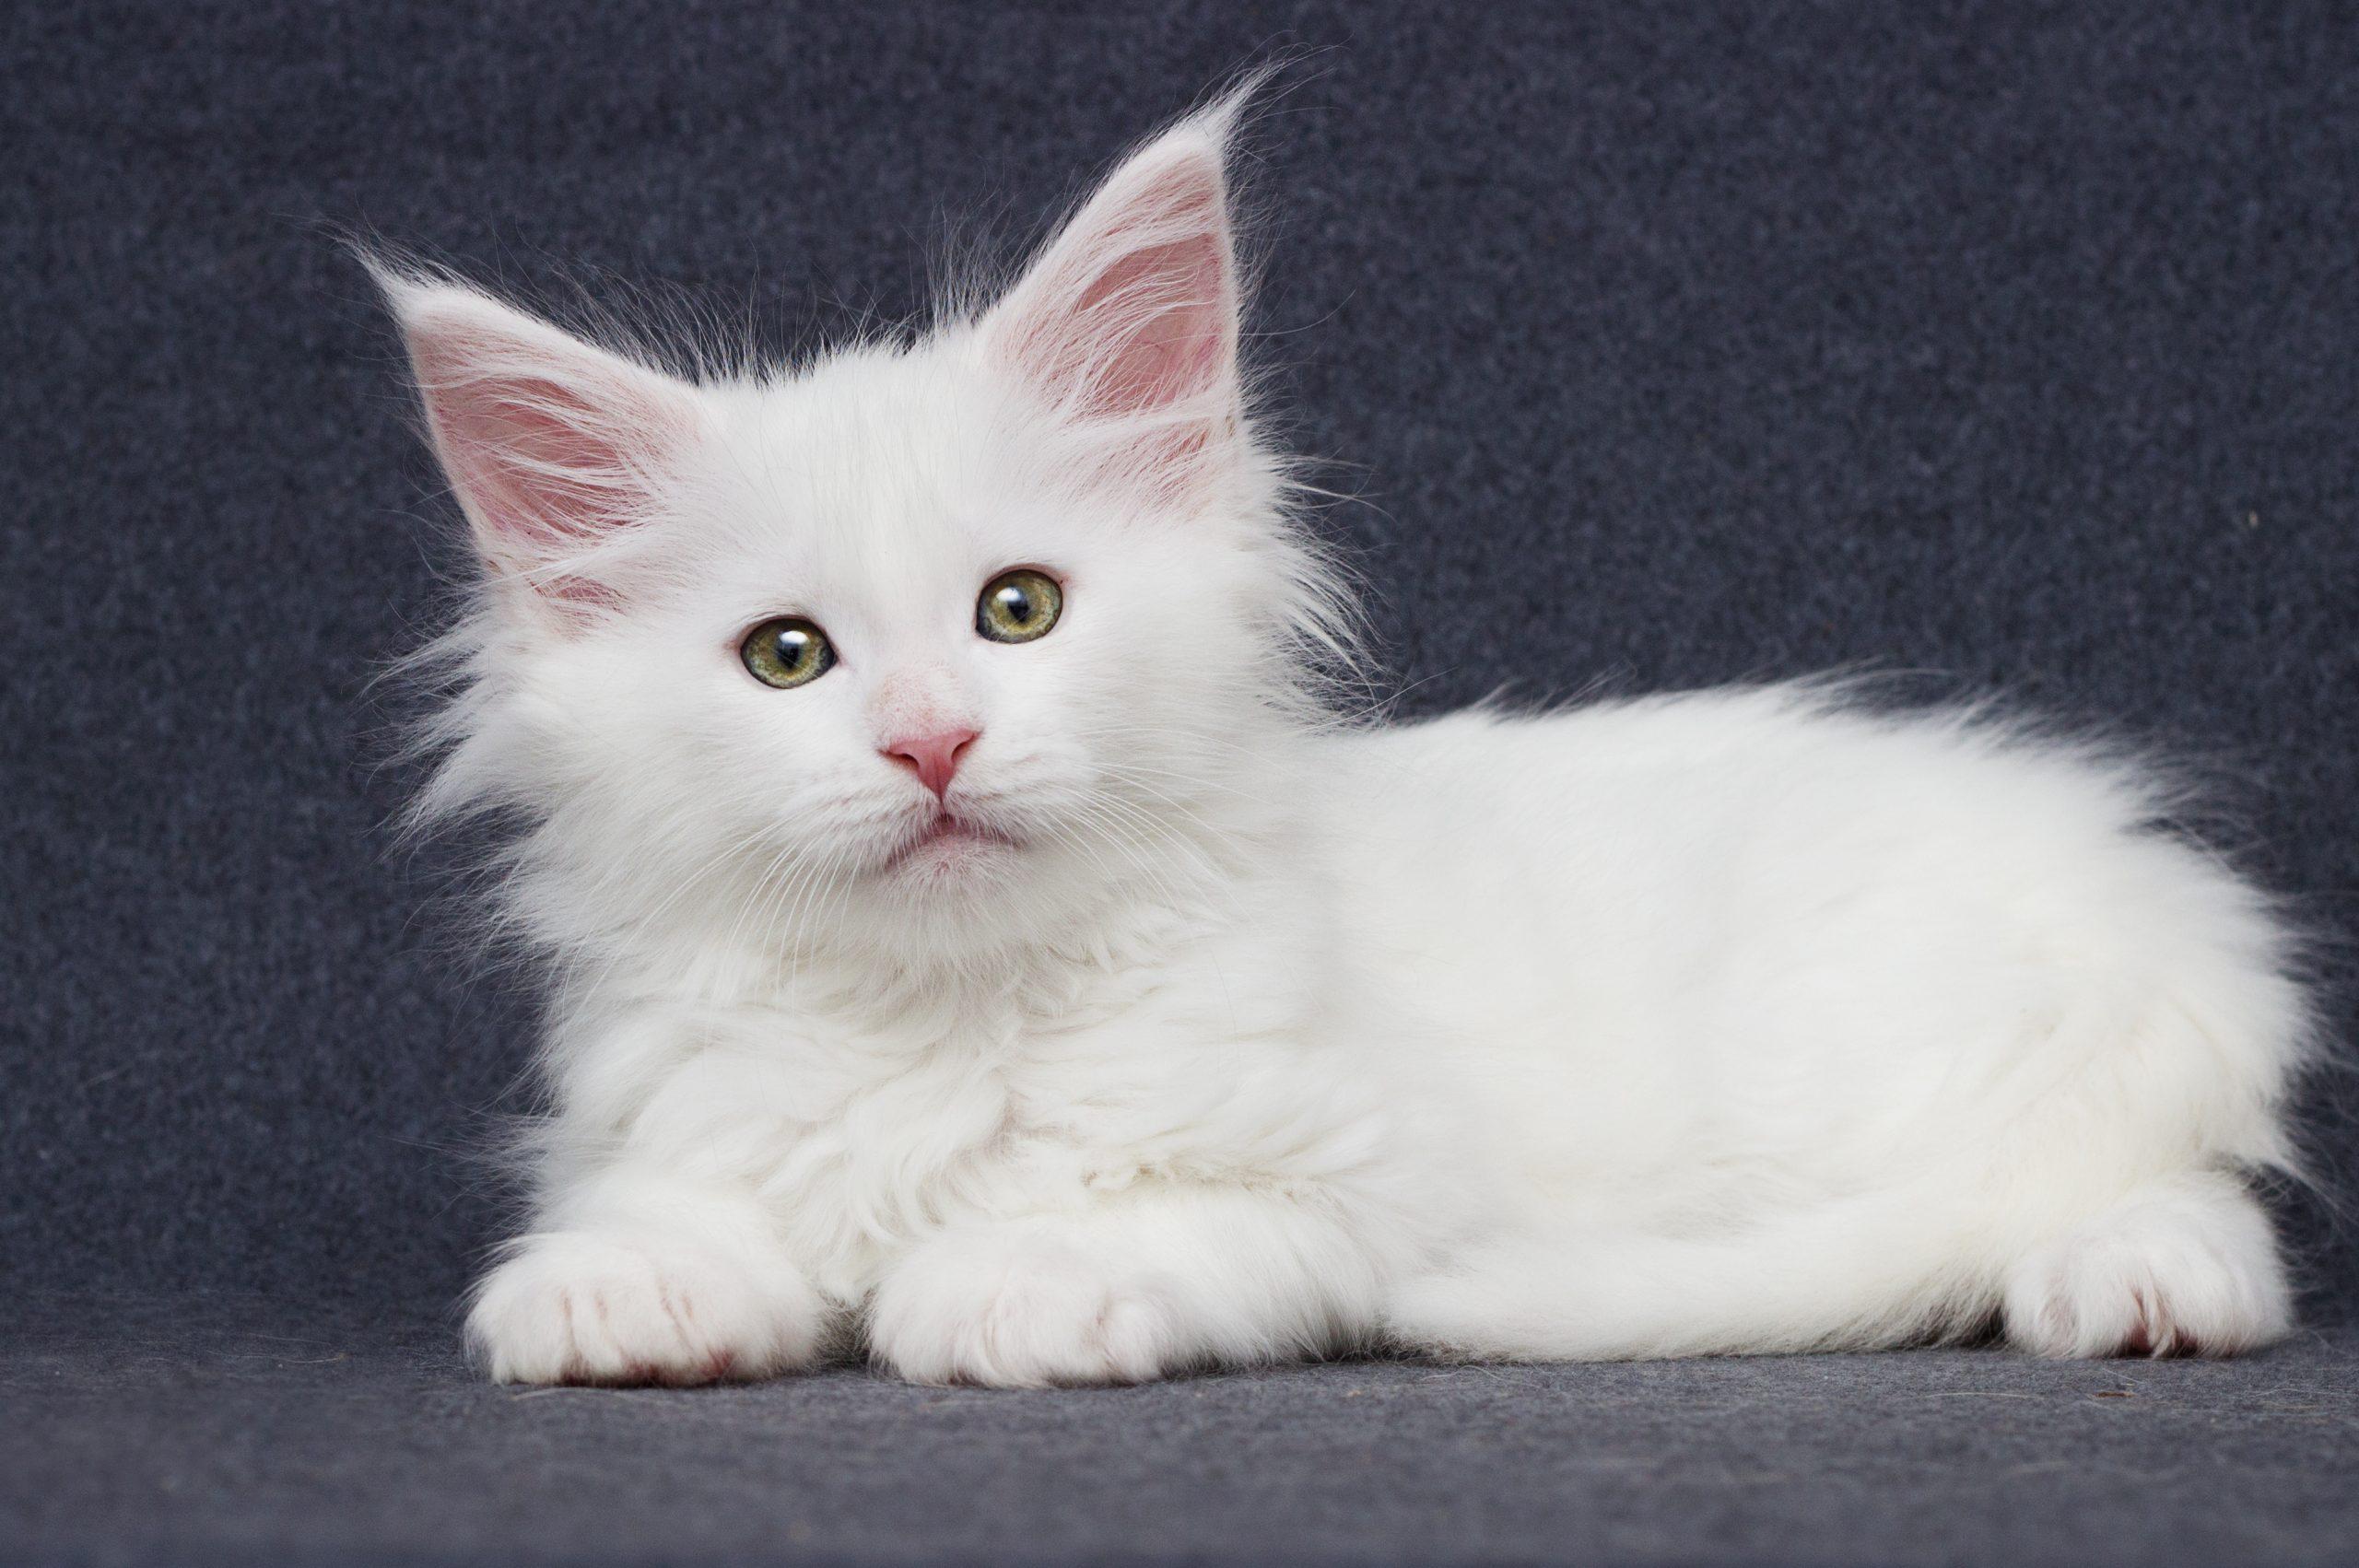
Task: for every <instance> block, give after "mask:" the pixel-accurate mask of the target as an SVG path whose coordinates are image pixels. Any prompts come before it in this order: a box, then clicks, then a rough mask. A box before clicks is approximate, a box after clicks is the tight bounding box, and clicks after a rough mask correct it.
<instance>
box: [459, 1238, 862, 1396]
mask: <svg viewBox="0 0 2359 1568" xmlns="http://www.w3.org/2000/svg"><path fill="white" fill-rule="evenodd" d="M823 1321H824V1318H823V1309H822V1307H821V1305H820V1302H819V1300H818V1297H817V1295H816V1293H815V1292H813V1290H812V1289H811V1287H810V1286H809V1285H808V1284H807V1283H805V1282H804V1281H803V1280H802V1278H801V1277H800V1275H798V1274H796V1273H794V1272H793V1270H792V1269H791V1268H790V1267H788V1266H786V1265H784V1264H780V1266H779V1267H777V1268H775V1269H771V1270H757V1269H753V1268H748V1267H747V1266H745V1265H744V1264H743V1263H741V1262H738V1261H736V1260H734V1259H731V1258H724V1257H722V1256H719V1255H709V1254H707V1253H704V1252H702V1251H700V1250H698V1248H696V1247H694V1246H686V1245H681V1244H677V1243H667V1242H663V1241H645V1240H640V1239H638V1238H631V1237H624V1236H609V1235H601V1234H598V1233H595V1232H589V1231H558V1232H553V1233H550V1234H546V1235H536V1236H533V1237H531V1238H529V1239H528V1240H527V1241H526V1242H525V1243H524V1244H523V1246H522V1247H521V1248H520V1249H519V1250H518V1251H517V1252H516V1253H515V1254H514V1255H513V1256H511V1258H508V1260H507V1261H505V1262H503V1263H502V1264H500V1265H499V1268H497V1269H495V1270H492V1272H491V1274H490V1276H489V1277H488V1278H487V1279H486V1280H485V1281H484V1282H483V1286H482V1288H481V1289H480V1290H478V1291H477V1292H476V1293H475V1306H474V1309H473V1310H472V1311H471V1312H469V1313H468V1315H467V1340H468V1344H469V1346H470V1348H471V1349H472V1351H473V1352H474V1354H475V1358H476V1360H477V1361H478V1362H479V1363H481V1364H482V1365H483V1367H484V1368H485V1370H486V1371H487V1372H488V1373H489V1374H490V1375H491V1377H492V1380H493V1381H494V1382H498V1383H544V1384H546V1383H594V1384H662V1385H666V1386H670V1387H687V1386H690V1385H694V1384H699V1383H719V1382H732V1381H746V1380H751V1379H754V1378H759V1377H769V1376H772V1375H776V1374H778V1373H781V1372H786V1371H790V1370H792V1368H795V1367H798V1366H804V1365H807V1364H809V1363H810V1362H811V1361H812V1360H813V1359H814V1358H815V1357H816V1354H817V1351H818V1343H819V1337H820V1328H821V1326H822V1323H823Z"/></svg>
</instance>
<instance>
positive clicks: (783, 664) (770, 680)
mask: <svg viewBox="0 0 2359 1568" xmlns="http://www.w3.org/2000/svg"><path fill="white" fill-rule="evenodd" d="M737 652H738V655H739V656H740V657H741V658H743V659H744V660H745V668H746V669H747V670H748V671H749V672H751V673H752V674H753V677H754V679H756V680H757V681H759V682H761V683H762V685H766V686H776V687H778V688H779V689H780V690H781V691H783V690H786V689H788V688H789V687H792V686H807V685H810V684H811V683H812V682H814V681H816V680H817V679H818V678H819V677H820V676H822V675H824V674H826V673H827V670H828V668H829V666H831V665H833V664H834V663H835V661H836V650H835V649H833V648H830V647H829V646H828V645H827V633H826V632H823V631H821V630H820V629H819V628H818V627H817V626H814V625H812V624H811V623H810V622H809V621H806V620H804V618H803V617H802V616H800V615H786V616H781V617H780V619H778V620H775V621H764V622H763V623H762V624H761V625H760V626H756V627H755V628H754V629H753V630H752V631H749V632H747V633H746V634H745V642H744V643H742V644H741V645H739V647H738V649H737Z"/></svg>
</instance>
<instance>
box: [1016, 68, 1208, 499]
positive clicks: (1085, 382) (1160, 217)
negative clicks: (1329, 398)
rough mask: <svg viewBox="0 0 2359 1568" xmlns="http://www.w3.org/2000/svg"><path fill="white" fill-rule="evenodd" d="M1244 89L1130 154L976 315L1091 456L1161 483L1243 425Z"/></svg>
mask: <svg viewBox="0 0 2359 1568" xmlns="http://www.w3.org/2000/svg"><path fill="white" fill-rule="evenodd" d="M1242 98H1243V94H1241V93H1239V94H1234V95H1231V96H1230V97H1229V98H1227V99H1224V100H1222V101H1221V102H1220V103H1218V104H1216V105H1215V106H1213V107H1212V108H1210V109H1207V110H1205V111H1202V112H1200V113H1198V114H1195V115H1192V116H1191V117H1190V118H1189V119H1186V120H1183V121H1181V122H1180V123H1179V124H1177V125H1175V126H1173V127H1172V128H1171V129H1170V130H1168V131H1166V132H1164V133H1163V134H1162V135H1159V136H1157V137H1156V138H1155V139H1154V140H1153V141H1151V142H1149V143H1148V144H1147V145H1146V146H1144V147H1142V148H1140V149H1139V150H1138V151H1137V152H1135V153H1133V155H1132V156H1131V157H1130V158H1128V159H1126V160H1125V161H1124V162H1123V163H1122V165H1121V167H1120V168H1119V169H1117V170H1115V171H1114V172H1113V173H1112V174H1111V175H1109V177H1108V178H1107V180H1106V181H1105V183H1104V184H1103V185H1101V186H1099V187H1098V190H1097V193H1096V194H1094V195H1093V196H1091V197H1090V199H1089V201H1088V202H1087V203H1086V205H1084V206H1083V207H1082V208H1081V210H1080V211H1079V212H1078V213H1076V214H1074V216H1073V217H1072V219H1071V220H1069V221H1068V222H1067V223H1066V224H1065V226H1064V228H1062V230H1061V231H1060V232H1059V233H1058V235H1057V237H1056V239H1055V240H1052V241H1051V242H1050V244H1049V246H1048V247H1047V249H1046V250H1045V251H1044V252H1042V253H1041V255H1040V256H1039V259H1038V260H1037V261H1035V262H1034V263H1033V264H1032V265H1031V267H1030V268H1029V269H1028V270H1027V272H1026V274H1025V275H1024V277H1023V279H1022V280H1021V281H1020V282H1018V283H1017V284H1016V286H1015V288H1014V289H1013V290H1011V291H1010V292H1009V294H1008V296H1007V298H1005V299H1003V300H1002V301H1001V302H1000V304H999V305H998V306H997V307H996V308H995V309H993V310H992V311H991V313H990V314H989V315H987V316H986V317H985V318H984V319H983V322H982V331H983V334H984V343H985V348H986V352H987V353H988V354H989V356H990V357H991V358H992V362H993V363H994V364H996V365H997V366H999V367H1000V368H1001V369H1003V370H1005V371H1007V372H1008V373H1009V374H1011V375H1012V376H1013V377H1014V378H1015V380H1017V382H1018V383H1019V384H1020V385H1022V386H1023V387H1024V388H1025V389H1026V390H1027V392H1028V393H1029V394H1030V395H1031V396H1033V397H1034V398H1036V399H1037V400H1039V404H1041V405H1042V407H1043V408H1044V410H1045V411H1046V412H1048V413H1049V414H1050V415H1052V416H1053V417H1054V418H1055V419H1056V420H1058V421H1059V423H1060V424H1061V425H1062V427H1064V428H1065V429H1066V430H1067V431H1069V432H1070V433H1072V434H1074V435H1075V436H1077V437H1079V438H1081V439H1083V440H1085V441H1086V443H1087V444H1088V445H1089V446H1090V447H1091V448H1092V449H1093V451H1094V452H1095V454H1096V456H1095V459H1094V461H1093V462H1092V464H1091V466H1093V467H1096V468H1098V469H1100V470H1103V471H1109V472H1111V473H1114V474H1120V475H1121V476H1124V477H1128V478H1131V479H1133V480H1140V481H1144V482H1145V483H1147V484H1148V485H1150V486H1152V487H1153V488H1155V489H1156V490H1158V491H1161V492H1163V493H1165V494H1167V495H1170V494H1181V493H1185V492H1186V491H1188V490H1190V489H1191V488H1193V486H1195V484H1196V483H1198V482H1200V481H1201V480H1202V479H1203V477H1205V476H1206V474H1205V471H1206V469H1207V468H1209V467H1211V466H1213V465H1215V464H1217V463H1218V462H1220V461H1221V460H1222V459H1223V458H1224V457H1225V456H1226V455H1227V452H1228V451H1229V449H1230V448H1231V447H1232V446H1233V444H1234V442H1235V441H1236V439H1237V438H1238V434H1239V431H1240V429H1241V424H1242V414H1243V397H1242V392H1241V390H1240V387H1239V383H1238V360H1237V344H1238V313H1239V308H1240V302H1239V287H1238V268H1237V257H1236V247H1235V241H1234V238H1233V235H1232V229H1231V218H1230V214H1229V205H1228V193H1227V186H1226V176H1225V170H1224V165H1225V163H1226V153H1227V145H1228V139H1229V135H1230V133H1231V131H1232V129H1233V128H1234V124H1235V121H1236V116H1237V111H1238V106H1239V104H1240V102H1241V100H1242Z"/></svg>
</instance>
